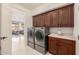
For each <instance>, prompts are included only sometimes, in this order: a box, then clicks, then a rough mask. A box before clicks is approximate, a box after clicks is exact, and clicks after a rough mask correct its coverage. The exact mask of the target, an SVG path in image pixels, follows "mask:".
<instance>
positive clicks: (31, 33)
mask: <svg viewBox="0 0 79 59" xmlns="http://www.w3.org/2000/svg"><path fill="white" fill-rule="evenodd" d="M34 38H35V37H34V27H30V28H28V29H27V45H28V46H30V47H32V48H34V47H35V46H34V45H35V40H34Z"/></svg>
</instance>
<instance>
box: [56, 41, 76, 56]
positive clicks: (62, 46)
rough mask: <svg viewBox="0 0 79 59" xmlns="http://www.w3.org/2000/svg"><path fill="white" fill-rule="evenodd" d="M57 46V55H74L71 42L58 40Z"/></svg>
mask: <svg viewBox="0 0 79 59" xmlns="http://www.w3.org/2000/svg"><path fill="white" fill-rule="evenodd" d="M58 47H59V48H58V52H57V53H58V55H75V50H74V49H75V48H73V47H74V46H73V44H67V43H63V42H60V43H59V46H58Z"/></svg>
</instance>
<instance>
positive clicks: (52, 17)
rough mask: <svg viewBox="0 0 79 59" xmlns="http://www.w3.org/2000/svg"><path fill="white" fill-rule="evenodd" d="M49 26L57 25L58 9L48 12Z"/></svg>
mask: <svg viewBox="0 0 79 59" xmlns="http://www.w3.org/2000/svg"><path fill="white" fill-rule="evenodd" d="M50 26H52V27H59V14H58V10H54V11H52V12H50Z"/></svg>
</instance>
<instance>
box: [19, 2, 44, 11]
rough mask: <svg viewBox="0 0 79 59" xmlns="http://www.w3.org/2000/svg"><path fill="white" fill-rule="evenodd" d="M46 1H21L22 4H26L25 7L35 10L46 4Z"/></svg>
mask: <svg viewBox="0 0 79 59" xmlns="http://www.w3.org/2000/svg"><path fill="white" fill-rule="evenodd" d="M44 4H45V3H20V5H22V6H24V7H25V8H27V9H29V10H33V9H35V8H37V7H39V6H42V5H44Z"/></svg>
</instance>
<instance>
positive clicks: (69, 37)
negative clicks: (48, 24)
mask: <svg viewBox="0 0 79 59" xmlns="http://www.w3.org/2000/svg"><path fill="white" fill-rule="evenodd" d="M48 36H50V37H57V38H64V39H69V40H75V37H74V36H73V35H65V34H62V35H60V34H54V33H52V34H50V35H48Z"/></svg>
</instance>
